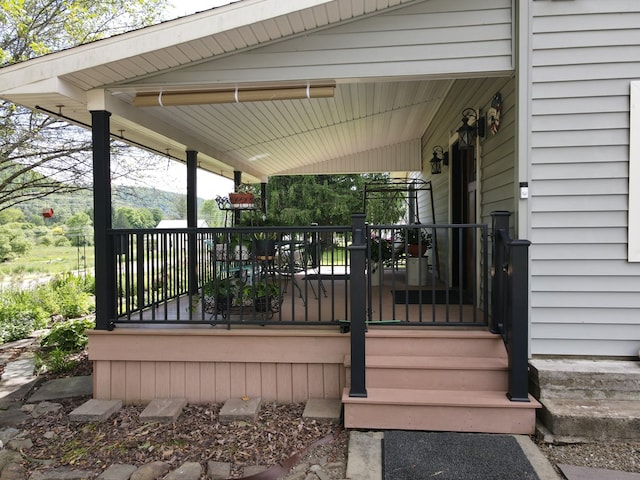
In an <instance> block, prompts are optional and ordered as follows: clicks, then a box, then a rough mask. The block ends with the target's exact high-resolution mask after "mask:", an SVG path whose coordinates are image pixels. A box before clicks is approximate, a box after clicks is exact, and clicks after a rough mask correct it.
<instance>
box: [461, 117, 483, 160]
mask: <svg viewBox="0 0 640 480" xmlns="http://www.w3.org/2000/svg"><path fill="white" fill-rule="evenodd" d="M472 117H473V119H474V123H473V125H469V119H470V118H472ZM484 128H485V125H484V117H483V116H481V115H478V114H477V113H476V111H475V110H474V109H473V108H465V109H464V110H463V111H462V126H461V127H460V128H459V129H458V148H459V149H460V150H468V149H471V148H474V147H475V145H476V137H478V136H480V137H484Z"/></svg>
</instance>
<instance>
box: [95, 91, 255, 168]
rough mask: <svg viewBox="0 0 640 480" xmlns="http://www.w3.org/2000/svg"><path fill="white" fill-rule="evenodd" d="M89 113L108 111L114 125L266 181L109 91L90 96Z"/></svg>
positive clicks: (223, 154) (244, 163)
mask: <svg viewBox="0 0 640 480" xmlns="http://www.w3.org/2000/svg"><path fill="white" fill-rule="evenodd" d="M87 109H88V110H89V111H93V110H106V111H108V112H110V113H111V114H112V115H113V117H114V118H113V122H116V121H117V120H116V118H121V119H123V120H124V121H125V122H127V123H128V124H134V125H137V126H139V127H140V129H141V130H149V131H151V132H153V133H155V134H157V135H161V136H163V137H165V138H167V139H171V140H173V141H175V142H178V143H180V144H182V145H185V146H186V148H185V150H195V151H197V152H198V153H202V154H203V155H207V156H209V157H211V158H212V159H214V160H218V161H220V162H223V163H226V164H227V165H229V166H231V167H234V168H236V169H238V170H242V172H244V173H247V174H248V175H251V176H253V177H255V178H262V177H264V172H260V171H258V170H256V169H255V167H253V166H251V165H249V164H247V163H246V162H240V161H238V160H237V159H234V158H231V157H229V156H228V155H227V154H225V153H224V152H221V151H219V150H217V149H215V148H213V147H211V145H208V144H206V143H204V142H202V141H201V140H198V139H197V138H195V137H192V136H191V135H189V134H187V133H185V132H183V131H182V130H178V129H176V128H175V127H174V126H172V125H169V124H167V123H165V122H163V121H161V120H158V119H157V118H155V117H153V116H151V115H148V114H146V113H145V112H144V110H143V109H139V108H135V107H133V106H132V105H130V104H128V103H126V102H123V101H121V100H119V99H117V98H115V97H114V96H113V95H111V93H109V92H108V91H106V90H102V89H96V90H91V91H89V92H87Z"/></svg>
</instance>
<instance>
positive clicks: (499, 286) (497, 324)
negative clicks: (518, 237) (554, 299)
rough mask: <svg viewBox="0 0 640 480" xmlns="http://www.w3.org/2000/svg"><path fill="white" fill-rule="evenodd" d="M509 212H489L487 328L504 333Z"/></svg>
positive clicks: (493, 331)
mask: <svg viewBox="0 0 640 480" xmlns="http://www.w3.org/2000/svg"><path fill="white" fill-rule="evenodd" d="M510 216H511V213H509V212H505V211H497V212H492V213H491V223H492V226H491V232H492V234H493V258H492V262H493V263H492V264H491V320H490V322H489V330H490V331H491V332H492V333H504V327H505V323H504V322H505V318H504V315H505V308H504V303H505V302H504V299H505V298H506V297H505V295H506V291H505V281H504V277H505V272H504V270H505V266H506V263H505V262H506V260H507V259H506V258H505V250H506V249H505V242H506V239H507V237H508V236H507V235H502V234H501V232H505V233H508V232H509V217H510Z"/></svg>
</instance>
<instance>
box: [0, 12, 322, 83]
mask: <svg viewBox="0 0 640 480" xmlns="http://www.w3.org/2000/svg"><path fill="white" fill-rule="evenodd" d="M332 1H334V0H296V1H295V2H283V1H282V0H246V1H242V2H236V3H232V4H229V5H225V6H221V7H218V8H214V9H212V10H208V11H205V12H201V13H198V14H194V15H188V16H186V17H180V18H177V19H175V20H171V21H167V22H164V23H160V24H157V25H153V26H150V27H145V28H141V29H138V30H133V31H131V32H127V33H124V34H122V35H116V36H113V37H110V38H105V39H103V40H98V41H96V42H92V43H89V44H86V45H80V46H78V47H74V48H70V49H68V50H63V51H61V52H56V53H52V54H49V55H44V56H42V57H38V58H34V59H32V60H27V61H25V62H21V63H18V64H15V65H11V66H8V67H5V68H2V69H0V78H1V79H2V80H1V81H0V85H2V86H3V87H4V89H8V90H11V89H14V88H17V87H18V86H20V85H23V84H29V83H32V82H37V81H40V80H44V79H48V78H51V77H59V76H62V75H65V74H69V73H73V72H77V71H80V70H85V69H88V68H93V67H97V66H100V65H103V64H106V63H110V62H116V61H118V60H123V59H125V58H131V57H135V56H137V55H143V54H146V53H150V52H154V51H157V50H162V49H164V48H167V47H171V46H174V45H179V44H181V43H186V42H190V41H193V40H197V39H199V38H203V37H208V36H211V35H215V34H217V33H221V32H226V31H230V30H233V29H235V28H239V27H243V26H246V25H251V24H253V23H257V22H261V21H264V20H268V19H271V18H276V17H279V16H283V15H287V14H291V13H294V12H297V11H300V10H305V9H308V8H313V7H316V6H318V5H323V4H325V3H331V2H332ZM4 89H1V90H0V95H2V93H3V91H4Z"/></svg>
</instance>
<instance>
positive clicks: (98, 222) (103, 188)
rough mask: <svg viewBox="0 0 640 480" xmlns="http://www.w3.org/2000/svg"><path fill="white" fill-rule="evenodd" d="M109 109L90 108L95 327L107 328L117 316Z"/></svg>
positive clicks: (99, 328)
mask: <svg viewBox="0 0 640 480" xmlns="http://www.w3.org/2000/svg"><path fill="white" fill-rule="evenodd" d="M110 116H111V113H110V112H108V111H106V110H95V111H91V137H92V142H93V219H94V220H93V224H94V235H95V242H94V250H95V279H96V280H95V281H96V329H98V330H108V329H110V322H111V320H114V319H115V316H116V302H115V288H114V286H115V284H116V283H115V280H116V279H115V254H114V248H113V237H111V236H109V231H110V230H111V227H112V223H111V218H112V212H111V153H110V152H111V149H110V147H111V145H110V133H109V129H110V119H109V117H110Z"/></svg>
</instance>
